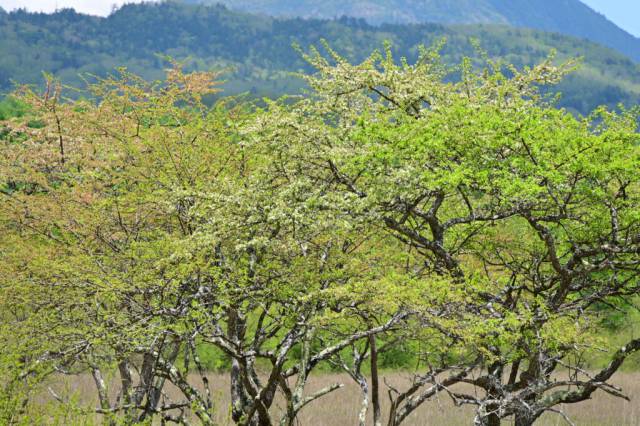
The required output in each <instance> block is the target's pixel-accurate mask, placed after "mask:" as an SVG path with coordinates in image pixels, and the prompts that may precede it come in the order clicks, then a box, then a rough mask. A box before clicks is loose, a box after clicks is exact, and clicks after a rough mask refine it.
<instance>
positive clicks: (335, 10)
mask: <svg viewBox="0 0 640 426" xmlns="http://www.w3.org/2000/svg"><path fill="white" fill-rule="evenodd" d="M185 1H186V2H188V3H197V2H207V3H218V2H220V3H223V4H225V5H227V6H229V7H231V8H232V9H237V10H243V11H248V12H257V13H264V14H268V15H273V16H287V17H303V18H322V19H332V18H336V17H340V16H352V17H357V18H364V19H366V20H367V22H369V23H371V24H381V23H396V24H405V23H426V22H433V23H442V24H504V25H511V26H514V27H521V28H532V29H538V30H542V31H551V32H558V33H561V34H566V35H571V36H574V37H579V38H585V39H588V40H591V41H594V42H596V43H600V44H602V45H604V46H608V47H611V48H613V49H616V50H618V51H619V52H622V53H624V54H625V55H627V56H629V57H630V58H632V59H634V60H635V61H636V62H640V39H638V38H636V37H634V36H632V35H631V34H629V33H627V32H626V31H624V30H622V29H621V28H619V27H618V26H616V25H615V24H614V23H613V22H611V21H609V20H607V18H605V17H604V16H603V15H601V14H599V13H597V12H596V11H594V10H593V9H591V8H590V7H588V6H587V5H585V4H584V3H582V2H581V1H579V0H322V1H317V0H185Z"/></svg>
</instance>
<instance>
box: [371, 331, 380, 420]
mask: <svg viewBox="0 0 640 426" xmlns="http://www.w3.org/2000/svg"><path fill="white" fill-rule="evenodd" d="M369 347H370V353H371V404H372V407H373V425H374V426H381V425H382V420H381V417H382V414H381V412H382V410H381V409H380V381H379V376H378V348H377V347H376V337H375V336H374V335H371V336H369Z"/></svg>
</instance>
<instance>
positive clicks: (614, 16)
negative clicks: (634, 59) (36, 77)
mask: <svg viewBox="0 0 640 426" xmlns="http://www.w3.org/2000/svg"><path fill="white" fill-rule="evenodd" d="M320 1H322V0H320ZM582 1H583V2H584V3H586V4H588V5H589V6H591V7H592V8H593V9H595V10H597V11H598V12H600V13H602V14H604V15H606V16H607V17H608V18H609V19H610V20H612V21H613V22H615V23H616V24H618V25H619V26H620V27H622V28H624V29H625V30H627V31H629V32H630V33H632V34H634V35H636V36H639V37H640V0H582ZM131 2H132V1H131V0H129V1H126V0H0V6H2V7H3V8H4V9H6V10H11V9H15V8H17V7H26V8H27V9H29V10H43V11H47V12H49V11H52V10H55V8H56V7H58V8H62V7H73V8H75V9H76V10H77V11H79V12H85V13H92V14H96V15H107V14H108V13H109V12H110V11H111V8H112V6H113V5H115V4H118V5H120V4H123V3H131Z"/></svg>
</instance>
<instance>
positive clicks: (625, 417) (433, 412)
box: [42, 373, 640, 426]
mask: <svg viewBox="0 0 640 426" xmlns="http://www.w3.org/2000/svg"><path fill="white" fill-rule="evenodd" d="M386 378H387V380H388V381H389V382H390V383H392V384H393V385H394V386H395V385H396V384H401V383H402V381H404V380H405V377H404V376H403V374H402V373H390V374H388V375H386ZM210 380H211V383H212V386H213V392H214V395H215V397H216V404H217V410H216V411H217V415H216V420H217V422H218V424H220V425H230V424H231V422H230V421H229V418H228V407H229V399H228V391H227V390H228V379H227V378H226V376H223V375H215V374H212V375H211V377H210ZM336 382H338V383H345V387H343V388H342V389H339V390H337V391H335V392H333V393H332V394H330V395H328V396H325V397H324V398H323V399H320V400H318V401H316V402H315V403H314V404H312V405H310V406H309V407H307V408H306V409H305V410H303V411H302V413H301V415H300V418H299V423H298V424H299V425H301V426H307V425H308V426H342V425H345V426H351V425H356V424H357V413H358V410H359V404H360V393H359V388H358V387H357V386H356V385H355V384H353V382H350V380H349V378H348V377H347V376H344V375H337V374H335V375H332V374H327V375H319V376H316V377H314V378H313V379H312V381H311V384H310V386H309V391H310V392H311V391H313V390H314V389H320V388H322V387H325V386H327V385H329V384H331V383H336ZM614 382H615V384H616V385H618V386H621V387H622V388H623V389H624V390H625V391H626V392H627V394H629V395H631V396H632V400H631V402H627V401H624V400H621V399H617V398H614V397H611V396H610V395H608V394H605V393H603V392H598V393H596V394H595V395H594V398H593V399H592V400H591V401H587V402H584V403H582V404H579V405H571V406H565V407H563V410H564V412H565V413H566V414H567V415H568V417H569V418H570V419H571V420H572V421H573V423H574V424H575V425H577V426H636V425H640V373H621V374H619V375H618V376H617V377H616V379H615V380H614ZM65 387H66V388H67V391H72V392H76V394H77V396H78V398H79V400H80V401H81V402H82V403H84V404H86V405H87V406H92V404H95V399H93V398H94V395H95V390H94V389H93V385H92V382H91V379H90V378H89V377H80V378H76V379H75V380H70V381H69V382H68V383H67V385H66V386H65ZM58 390H61V389H60V386H58ZM633 395H635V397H633ZM43 398H46V397H43ZM42 401H43V402H45V401H44V399H43V400H42ZM382 402H383V403H384V404H385V407H386V406H387V405H388V398H387V396H386V394H384V395H382ZM281 409H282V406H281V405H280V406H276V407H274V409H273V411H274V414H277V412H278V411H279V410H281ZM383 413H384V408H383ZM472 413H473V409H472V408H470V407H465V408H456V407H455V406H454V405H453V404H452V402H451V400H450V399H449V397H448V396H447V395H446V394H441V395H440V397H439V398H437V399H434V400H432V401H429V402H427V403H425V404H424V405H423V406H422V407H420V409H418V410H417V411H416V412H414V413H413V414H412V415H411V416H410V417H409V418H408V420H407V422H406V423H405V425H407V426H457V425H470V424H471V423H472V418H473V414H472ZM58 422H59V421H58ZM64 423H65V424H70V425H76V424H78V425H92V424H98V423H99V419H98V418H97V417H92V416H90V417H82V418H81V417H75V416H74V417H67V418H66V420H64ZM504 424H506V425H508V424H509V422H505V423H504ZM537 424H538V425H541V426H555V425H558V426H559V425H566V424H568V423H567V422H566V421H565V420H564V419H563V418H562V417H561V416H559V415H557V414H547V415H545V416H544V417H543V418H542V419H540V421H539V422H538V423H537Z"/></svg>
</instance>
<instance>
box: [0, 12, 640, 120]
mask: <svg viewBox="0 0 640 426" xmlns="http://www.w3.org/2000/svg"><path fill="white" fill-rule="evenodd" d="M443 38H444V39H446V41H447V42H446V44H445V46H444V48H443V51H442V54H443V58H444V59H445V60H446V61H447V62H448V63H458V62H459V59H460V58H461V57H462V56H465V55H471V56H473V55H477V51H476V49H475V48H474V43H473V42H472V40H473V39H477V40H479V44H480V46H481V47H482V48H483V49H486V50H487V53H488V54H489V55H490V56H491V57H500V58H504V60H505V61H506V62H508V63H512V64H515V65H516V66H522V65H526V64H532V63H535V62H537V61H540V60H541V59H542V58H544V57H546V56H547V55H548V54H549V52H550V51H551V50H553V49H555V50H557V51H558V57H559V59H565V58H568V57H583V58H584V59H583V63H582V66H581V70H580V71H579V72H578V73H576V74H574V75H573V76H571V77H569V78H568V79H567V80H565V81H564V82H563V83H562V84H561V85H560V86H559V87H558V90H559V91H561V92H562V93H563V98H562V100H561V103H560V104H561V105H562V106H565V107H568V108H571V109H573V110H576V111H579V112H587V111H590V110H591V109H593V108H594V107H595V106H596V105H600V104H605V105H609V106H615V105H616V104H618V103H620V102H622V103H625V104H634V103H637V102H638V100H640V83H638V82H640V67H639V66H638V65H637V64H634V63H633V62H632V61H631V60H629V59H627V58H626V57H625V56H623V55H621V54H618V53H616V52H614V51H613V50H611V49H608V48H605V47H601V46H599V45H596V44H593V43H590V42H587V41H584V40H578V39H575V38H571V37H566V36H562V35H558V34H551V33H544V32H540V31H534V30H522V29H514V28H509V27H501V26H488V25H469V26H443V25H435V24H422V25H383V26H379V27H374V26H370V25H368V24H367V23H366V22H365V21H363V20H358V19H351V18H342V19H339V20H303V19H274V18H269V17H265V16H255V15H250V14H243V13H237V12H232V11H230V10H228V9H226V8H225V7H223V6H219V5H218V6H198V5H187V4H179V3H172V2H169V3H160V4H139V5H127V6H124V7H122V8H121V9H119V10H117V11H116V12H114V13H113V14H111V15H110V16H109V17H107V18H99V17H94V16H88V15H83V14H79V13H76V12H75V11H73V10H70V9H65V10H61V11H59V12H57V13H55V14H42V13H29V12H26V11H24V10H18V11H15V12H11V13H5V12H0V55H2V58H3V60H2V61H1V63H0V91H2V92H5V93H6V92H9V91H10V90H11V89H12V87H13V86H14V84H15V83H34V84H37V83H41V82H42V81H43V77H42V71H46V72H50V73H53V74H54V75H55V76H56V77H58V78H60V79H61V80H62V81H63V82H65V83H69V84H73V85H78V84H79V83H81V76H85V77H86V76H87V75H90V74H95V75H105V74H107V73H109V72H110V71H112V70H113V69H114V68H115V67H117V66H121V65H126V66H127V67H128V68H129V69H130V70H131V71H133V72H136V73H138V74H140V75H142V76H143V77H145V78H147V79H156V78H162V76H163V68H164V67H166V61H165V57H164V56H165V55H168V56H171V57H173V58H176V59H179V60H186V61H187V64H188V66H187V68H188V69H190V70H203V69H212V68H214V69H216V68H218V69H225V70H227V72H226V74H225V77H226V80H227V82H226V85H225V90H226V93H227V94H229V93H240V92H249V93H251V94H252V95H254V96H278V95H281V94H284V93H297V92H298V91H299V90H300V88H301V87H302V82H301V81H300V80H298V79H296V78H292V77H291V75H290V72H292V71H293V72H297V71H304V72H306V71H309V69H308V67H307V65H306V64H305V62H304V60H303V59H302V58H301V55H300V53H299V52H297V51H296V50H295V49H294V48H293V47H292V46H293V45H294V44H299V45H300V46H302V47H303V48H305V49H306V48H307V47H308V46H310V45H317V44H319V42H320V41H321V40H322V39H326V40H327V41H328V42H329V44H330V45H331V46H332V47H333V48H335V49H336V51H338V52H339V53H340V54H342V55H344V56H345V57H347V58H349V59H350V60H353V61H358V60H361V59H363V58H364V57H365V56H366V54H368V53H369V52H371V50H373V49H375V48H381V47H382V45H383V43H384V41H390V42H391V43H392V46H393V50H394V53H395V54H396V55H397V56H398V57H400V56H406V57H407V58H408V59H409V60H412V59H415V58H416V56H417V54H418V46H419V45H421V44H425V45H431V44H433V43H436V42H438V41H439V40H441V39H443Z"/></svg>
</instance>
